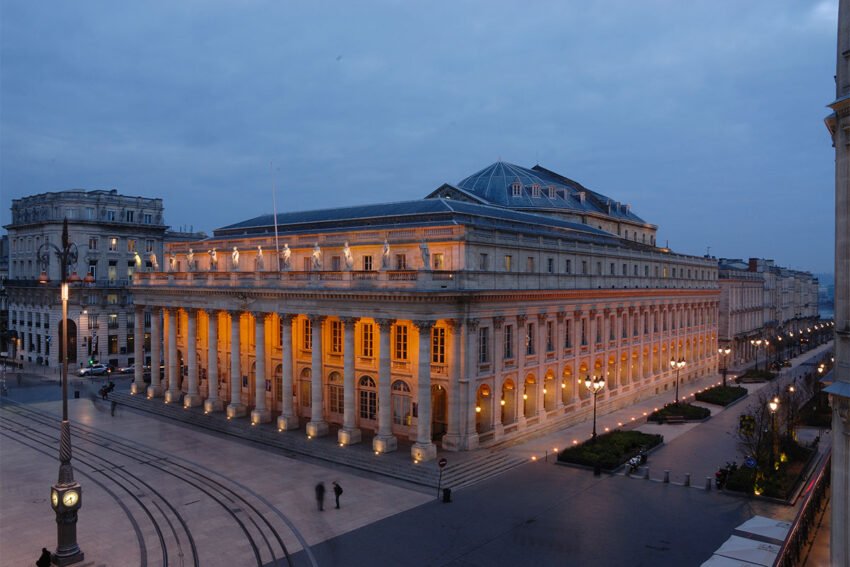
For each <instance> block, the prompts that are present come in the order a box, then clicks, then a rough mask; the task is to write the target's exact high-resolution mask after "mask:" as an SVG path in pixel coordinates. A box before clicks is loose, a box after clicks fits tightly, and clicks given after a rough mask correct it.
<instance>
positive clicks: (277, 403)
mask: <svg viewBox="0 0 850 567" xmlns="http://www.w3.org/2000/svg"><path fill="white" fill-rule="evenodd" d="M272 376H273V378H272V381H273V383H274V385H273V386H272V389H273V390H274V395H273V396H272V403H271V410H272V411H274V412H281V411H283V365H282V364H278V365H277V366H275V369H274V374H273V375H272Z"/></svg>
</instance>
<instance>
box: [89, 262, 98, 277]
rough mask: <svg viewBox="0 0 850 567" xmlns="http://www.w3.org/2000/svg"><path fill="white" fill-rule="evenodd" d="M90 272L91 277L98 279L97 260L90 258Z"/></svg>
mask: <svg viewBox="0 0 850 567" xmlns="http://www.w3.org/2000/svg"><path fill="white" fill-rule="evenodd" d="M89 273H90V274H91V277H93V278H94V279H97V260H89Z"/></svg>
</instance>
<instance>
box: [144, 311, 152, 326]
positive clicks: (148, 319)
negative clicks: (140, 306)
mask: <svg viewBox="0 0 850 567" xmlns="http://www.w3.org/2000/svg"><path fill="white" fill-rule="evenodd" d="M150 328H151V314H150V312H149V311H145V329H150Z"/></svg>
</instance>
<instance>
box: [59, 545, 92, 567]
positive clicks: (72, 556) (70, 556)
mask: <svg viewBox="0 0 850 567" xmlns="http://www.w3.org/2000/svg"><path fill="white" fill-rule="evenodd" d="M76 547H77V548H76V549H75V550H73V551H71V552H70V553H67V554H63V555H59V554H58V553H54V554H53V563H51V565H58V566H59V567H63V566H64V565H73V564H74V563H79V562H80V561H83V560H84V559H85V557H86V555H85V554H84V553H83V552H82V551H80V548H79V546H76Z"/></svg>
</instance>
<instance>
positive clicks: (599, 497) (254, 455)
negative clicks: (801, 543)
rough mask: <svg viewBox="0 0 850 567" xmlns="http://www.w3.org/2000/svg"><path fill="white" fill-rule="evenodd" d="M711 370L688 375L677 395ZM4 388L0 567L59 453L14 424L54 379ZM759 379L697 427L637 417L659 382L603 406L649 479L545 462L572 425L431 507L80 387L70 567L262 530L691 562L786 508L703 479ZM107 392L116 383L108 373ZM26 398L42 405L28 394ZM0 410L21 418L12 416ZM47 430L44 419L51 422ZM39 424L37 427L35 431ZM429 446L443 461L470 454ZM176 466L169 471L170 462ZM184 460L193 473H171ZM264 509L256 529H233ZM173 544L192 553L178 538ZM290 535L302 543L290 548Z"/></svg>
mask: <svg viewBox="0 0 850 567" xmlns="http://www.w3.org/2000/svg"><path fill="white" fill-rule="evenodd" d="M826 348H827V347H820V348H819V349H817V350H816V351H813V352H810V353H806V354H805V355H803V356H802V357H800V358H799V359H797V360H796V361H795V364H796V366H795V368H793V369H789V370H787V371H786V372H785V375H784V376H783V377H782V378H781V379H784V380H790V379H791V378H792V377H793V376H796V375H800V374H803V373H805V372H807V371H811V370H812V369H813V368H812V367H811V366H807V365H806V364H805V362H806V361H808V360H810V359H814V358H815V357H817V356H818V355H819V354H820V352H821V351H824V350H825V349H826ZM715 380H716V377H712V378H710V379H709V378H704V379H702V380H700V381H695V382H691V383H688V384H686V385H684V386H683V388H682V392H683V393H685V394H688V393H690V392H691V391H693V390H695V389H697V388H701V387H705V386H706V385H707V384H708V383H709V382H713V381H715ZM10 387H11V388H12V389H13V390H12V392H11V393H10V395H9V397H8V398H7V399H12V400H14V399H18V400H29V403H27V404H26V405H25V406H15V405H14V404H6V405H5V406H4V410H3V421H2V424H3V435H0V455H2V458H0V550H2V553H0V557H2V560H0V564H2V565H27V564H33V563H34V562H35V559H36V558H37V557H38V551H39V550H40V549H41V547H44V546H46V547H48V548H52V547H53V546H54V545H55V540H56V528H55V523H54V515H53V511H52V510H51V508H50V503H49V501H48V494H49V487H50V485H51V484H52V483H54V482H55V481H56V475H57V470H58V461H57V455H58V451H57V450H56V449H55V448H54V449H45V447H43V446H42V447H41V448H39V446H38V445H37V444H34V443H33V442H32V440H33V437H32V434H33V431H35V430H37V429H39V428H40V427H42V426H40V425H35V426H30V425H28V422H27V419H38V418H37V414H41V413H44V414H48V415H49V416H51V419H53V420H54V422H55V417H56V416H57V415H58V413H59V411H60V404H59V402H58V401H56V400H57V399H58V391H59V388H57V386H56V382H55V377H52V376H49V375H48V376H47V377H44V378H41V377H38V376H37V375H34V374H33V375H30V374H25V378H24V380H23V383H22V384H21V386H18V385H17V383H15V382H11V383H10ZM762 387H767V386H765V385H749V386H748V389H750V390H751V396H749V397H748V398H747V399H745V400H744V401H743V402H741V403H739V404H738V405H737V406H733V407H732V408H730V409H728V410H725V411H719V410H718V408H717V407H713V414H714V415H713V417H712V419H710V420H709V421H707V422H705V423H702V424H698V425H695V424H680V425H661V426H658V425H650V424H645V423H641V421H642V420H641V418H642V417H643V416H642V414H643V412H644V411H650V410H651V409H652V408H653V407H654V406H656V405H659V404H663V403H664V401H665V400H666V398H667V397H669V395H670V394H669V392H664V393H663V394H660V395H659V396H657V397H656V398H652V399H648V400H644V401H642V402H639V403H638V404H637V405H635V406H633V407H630V408H628V409H625V410H619V411H616V412H614V413H611V414H609V415H605V416H602V417H601V418H600V419H599V425H598V427H599V429H600V431H604V430H605V429H606V428H614V427H617V426H618V424H620V423H624V424H631V426H633V427H638V428H639V429H641V430H645V431H658V432H661V433H662V434H663V435H664V436H665V442H666V443H665V445H664V446H663V447H662V448H661V449H660V450H657V451H655V452H654V453H653V454H652V455H651V456H650V460H649V467H650V473H651V478H652V479H653V480H649V481H646V480H641V479H638V478H627V477H625V476H623V475H622V474H620V475H613V476H609V475H602V476H601V477H594V476H593V475H592V474H591V473H590V472H589V471H585V470H580V469H575V468H571V467H564V466H556V465H554V464H553V462H554V457H553V456H552V452H553V450H555V449H556V448H562V447H564V446H567V445H569V444H571V443H572V442H573V441H574V440H582V439H585V438H586V437H588V436H589V434H590V428H591V424H590V423H589V422H586V423H582V424H579V425H576V426H574V427H571V428H568V429H566V430H562V431H558V432H553V433H550V434H547V435H544V436H540V437H537V438H534V439H531V440H527V441H525V442H524V443H513V444H509V445H506V446H502V447H500V448H499V449H498V452H500V453H504V454H509V455H511V456H513V457H515V458H516V459H522V460H523V461H524V462H525V464H524V465H521V466H519V467H516V466H513V465H512V468H510V470H506V471H505V472H503V474H501V475H499V476H496V477H494V478H491V479H488V480H482V481H480V482H477V483H475V484H473V485H472V486H468V487H466V488H463V489H461V490H455V492H454V494H453V502H452V503H451V504H443V503H441V502H439V501H438V500H437V498H436V491H435V490H434V489H433V488H432V487H427V486H422V485H419V484H415V483H410V482H405V481H403V480H399V479H398V478H392V477H391V476H388V475H381V474H376V473H373V472H368V471H364V470H358V469H354V468H351V467H347V466H344V465H341V464H335V463H332V462H329V461H327V460H325V459H313V458H310V457H307V456H304V455H301V454H296V453H292V452H289V451H283V450H280V449H278V448H275V447H271V446H268V445H263V444H258V443H252V442H250V441H246V440H244V439H240V438H238V437H235V436H233V435H225V434H222V433H219V432H215V431H210V430H205V429H203V428H196V427H189V426H186V425H184V424H181V423H179V422H175V421H173V420H168V419H163V418H162V417H159V416H155V415H151V414H149V413H146V412H140V411H136V410H133V409H130V408H128V407H122V406H119V407H118V411H117V413H116V415H115V416H114V417H113V416H112V415H111V414H110V411H109V405H108V402H103V401H101V400H99V399H92V398H91V397H89V396H88V395H87V392H86V390H83V395H82V397H81V398H79V399H71V400H70V401H69V408H70V413H71V420H72V423H74V424H75V425H78V426H79V427H80V430H79V431H75V433H74V435H75V438H74V451H75V453H74V461H73V462H74V465H75V472H76V475H77V476H76V478H77V480H78V481H79V482H80V483H81V484H82V486H83V507H82V509H81V511H80V520H79V524H78V534H79V536H78V540H79V543H80V546H81V548H82V549H83V551H84V552H85V554H86V559H85V562H84V563H83V565H165V564H168V565H183V564H186V565H190V564H193V563H192V561H196V563H195V564H198V565H213V566H215V565H243V564H259V565H275V564H279V565H285V564H286V558H285V556H284V554H283V553H279V552H277V551H276V550H275V546H274V545H273V544H271V543H269V542H268V541H265V540H270V539H273V538H274V537H279V538H280V539H281V541H282V544H283V547H285V549H286V552H288V553H289V554H290V561H291V564H292V565H305V566H306V565H321V566H323V567H324V566H336V565H346V566H347V565H364V566H366V565H369V566H374V565H423V566H424V565H456V566H470V565H548V564H560V565H586V564H597V565H626V564H628V565H698V564H700V563H701V562H702V561H704V560H706V559H707V558H708V557H709V556H710V555H711V553H712V552H713V551H714V549H716V548H717V547H719V545H720V544H721V543H722V542H723V541H725V539H726V538H727V537H728V536H729V535H730V534H731V531H732V529H733V528H734V527H735V526H737V525H738V524H740V523H742V522H744V521H746V520H747V519H749V518H750V517H752V516H753V515H755V514H760V515H765V516H770V517H773V518H776V519H781V520H788V519H791V518H792V517H793V515H794V514H795V512H796V508H795V507H793V506H785V505H782V504H774V503H769V502H766V501H761V500H751V499H747V498H741V497H737V496H732V495H729V494H726V493H722V492H718V491H716V490H713V489H712V490H710V491H705V490H704V483H705V478H706V477H713V473H714V471H715V470H716V469H717V467H718V465H721V464H723V463H724V462H725V461H727V460H732V459H736V458H737V459H739V460H740V454H739V452H738V450H737V447H736V444H735V441H734V438H733V436H732V435H731V432H732V431H733V430H734V427H735V425H736V420H737V415H738V413H740V411H742V410H743V409H745V408H746V405H747V404H748V403H750V402H751V401H752V400H753V399H754V396H752V394H753V393H754V392H755V391H756V390H758V389H759V388H762ZM121 388H126V383H122V382H120V381H119V389H121ZM37 399H45V400H48V401H43V402H36V401H33V400H37ZM10 406H14V407H16V408H17V407H26V408H27V411H31V412H36V413H33V414H32V416H30V415H29V414H27V415H24V414H22V413H16V412H13V411H11V410H10V409H8V408H9V407H10ZM633 417H634V418H635V420H634V421H632V418H633ZM52 427H53V431H55V424H54V425H53V426H52ZM31 430H32V431H31ZM24 434H26V435H24ZM816 434H817V432H804V433H803V435H809V436H813V435H816ZM45 435H48V436H49V435H51V432H50V431H49V430H45ZM55 438H58V434H56V436H55ZM95 438H97V440H98V441H97V443H99V444H98V445H96V453H98V454H99V455H101V456H102V455H105V454H110V455H112V453H113V452H115V455H116V456H112V457H110V459H111V460H110V462H111V463H112V464H111V465H110V466H102V465H101V466H97V465H95V461H93V460H92V459H93V458H94V455H90V454H89V453H88V451H89V450H90V449H91V447H90V446H89V445H88V444H89V443H94V442H95V440H96V439H95ZM55 444H57V443H55V442H54V445H55ZM131 449H132V451H135V452H136V453H132V454H131V452H132V451H131ZM364 451H365V449H364ZM139 455H145V456H146V457H142V458H139ZM446 456H447V457H448V458H449V459H450V462H452V463H455V462H458V461H461V462H462V461H463V460H464V459H467V460H468V459H472V458H474V456H472V455H468V454H452V453H447V454H446ZM533 459H534V460H533ZM402 460H403V459H399V462H401V461H402ZM163 463H166V464H167V465H168V466H163ZM177 468H179V469H180V471H182V472H180V473H179V474H175V470H176V469H177ZM190 470H191V475H193V476H191V477H190V476H189V475H188V474H184V473H185V471H190ZM664 470H670V471H671V480H672V482H671V483H670V484H664V483H661V482H660V478H661V476H662V474H663V471H664ZM125 473H126V474H130V473H132V474H133V475H134V476H133V477H132V479H133V482H144V483H146V484H145V486H147V487H148V488H146V489H144V490H134V492H133V494H132V496H131V494H130V493H127V492H125V493H122V492H121V489H120V486H121V484H122V483H126V482H128V480H126V479H129V478H130V477H124V476H122V475H124V474H125ZM685 473H691V475H692V478H693V484H694V486H692V487H689V488H688V487H684V486H682V481H683V479H684V474H685ZM200 477H204V478H208V479H211V480H210V482H212V481H215V483H216V484H217V485H220V486H221V487H222V488H221V492H222V493H223V492H224V490H225V489H226V490H227V491H228V494H230V495H231V496H230V497H229V498H232V501H230V502H228V501H224V503H222V500H221V498H217V497H216V494H214V492H216V491H210V490H208V489H207V488H205V486H208V485H202V484H200V483H198V482H197V481H196V479H197V478H200ZM319 481H324V483H325V485H326V487H327V488H328V496H327V497H326V502H325V510H324V511H323V512H319V511H318V510H317V506H316V500H315V492H314V486H315V484H316V483H317V482H319ZM333 481H338V482H339V483H340V484H341V485H342V486H343V487H344V494H343V496H342V507H341V509H339V510H336V509H334V508H333V505H332V497H331V493H330V488H331V482H333ZM207 492H213V494H208V493H207ZM143 493H144V494H143ZM154 494H155V495H156V496H157V498H158V499H159V500H156V502H159V504H158V506H159V507H160V508H167V507H168V506H171V507H173V508H174V513H173V516H172V517H174V518H180V519H182V521H184V522H185V524H186V526H185V527H184V528H183V529H184V531H185V536H181V535H180V533H177V534H176V535H174V534H173V535H171V536H169V535H168V534H165V535H164V536H161V537H165V541H166V543H165V544H164V545H165V547H167V548H169V549H168V552H169V555H168V558H167V560H163V558H162V557H161V556H160V555H159V554H158V553H154V551H156V549H157V546H156V545H155V544H154V543H152V541H153V540H155V537H154V535H152V533H153V532H152V531H151V526H148V525H147V524H146V519H145V517H144V516H145V514H146V513H148V512H145V510H148V509H152V508H151V507H144V506H140V505H139V503H138V502H134V501H133V500H134V498H136V497H139V498H141V499H142V500H145V499H150V501H152V502H153V501H154V500H155V499H154V498H153V495H154ZM612 503H613V504H615V505H612ZM246 505H250V506H252V507H255V508H256V510H257V512H256V516H251V515H249V514H246V513H245V512H244V511H243V510H240V509H241V508H244V507H246ZM243 514H245V515H244V516H243ZM245 518H248V519H249V520H250V521H248V520H245ZM263 521H267V522H268V527H267V528H262V529H260V528H256V529H255V527H252V526H251V525H248V524H250V522H254V523H256V524H259V523H262V522H263ZM175 523H176V522H175ZM241 524H246V525H241ZM261 527H262V526H261ZM179 531H180V530H179V529H175V532H179ZM169 537H172V538H173V541H172V540H171V539H169ZM140 541H144V542H145V544H144V545H142V544H140ZM186 541H191V543H192V547H193V549H190V548H189V546H181V543H182V542H186ZM257 542H259V543H257ZM304 543H306V544H307V545H308V546H309V552H306V551H304V550H303V544H304ZM377 553H379V554H380V555H378V556H376V554H377ZM252 554H253V555H252Z"/></svg>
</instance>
